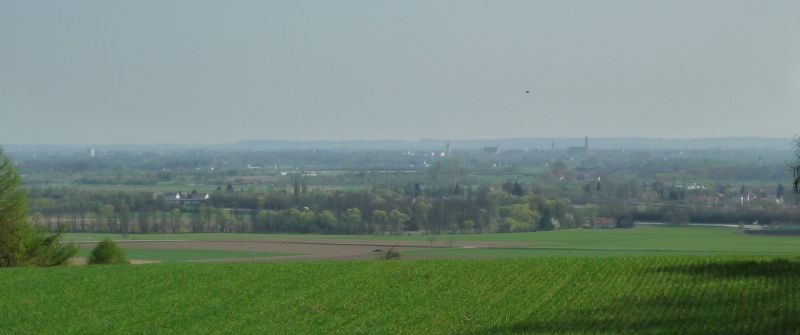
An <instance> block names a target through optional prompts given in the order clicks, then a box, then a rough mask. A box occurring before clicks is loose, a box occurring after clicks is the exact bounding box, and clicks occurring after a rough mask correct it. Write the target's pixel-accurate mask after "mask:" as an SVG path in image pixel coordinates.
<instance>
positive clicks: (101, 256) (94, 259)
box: [89, 239, 128, 264]
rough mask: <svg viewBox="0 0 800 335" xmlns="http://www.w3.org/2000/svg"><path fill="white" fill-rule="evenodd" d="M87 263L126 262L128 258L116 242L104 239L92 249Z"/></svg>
mask: <svg viewBox="0 0 800 335" xmlns="http://www.w3.org/2000/svg"><path fill="white" fill-rule="evenodd" d="M89 264H128V259H127V258H125V254H124V253H123V252H122V249H120V248H119V247H117V244H116V243H114V242H112V241H111V240H110V239H105V240H103V241H102V242H100V243H98V244H97V246H95V247H94V249H92V255H91V256H89Z"/></svg>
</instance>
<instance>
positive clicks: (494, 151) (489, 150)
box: [483, 145, 500, 155]
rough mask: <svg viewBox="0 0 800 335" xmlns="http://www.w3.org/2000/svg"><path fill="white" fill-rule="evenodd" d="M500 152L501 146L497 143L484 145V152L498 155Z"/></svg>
mask: <svg viewBox="0 0 800 335" xmlns="http://www.w3.org/2000/svg"><path fill="white" fill-rule="evenodd" d="M499 152H500V146H499V145H496V146H493V147H484V148H483V153H485V154H489V155H497V154H498V153H499Z"/></svg>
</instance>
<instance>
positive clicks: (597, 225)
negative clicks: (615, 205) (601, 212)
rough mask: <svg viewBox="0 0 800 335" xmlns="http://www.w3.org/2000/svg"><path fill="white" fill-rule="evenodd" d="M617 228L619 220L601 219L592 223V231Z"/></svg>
mask: <svg viewBox="0 0 800 335" xmlns="http://www.w3.org/2000/svg"><path fill="white" fill-rule="evenodd" d="M616 227H617V220H614V219H612V218H605V217H599V218H595V219H594V222H592V229H613V228H616Z"/></svg>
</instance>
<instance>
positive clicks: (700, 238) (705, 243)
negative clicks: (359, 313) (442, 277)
mask: <svg viewBox="0 0 800 335" xmlns="http://www.w3.org/2000/svg"><path fill="white" fill-rule="evenodd" d="M106 237H108V238H111V239H114V240H123V239H128V240H132V239H136V240H198V241H199V240H271V239H272V240H274V239H283V240H297V241H322V240H334V241H336V240H353V241H376V242H381V243H390V242H391V241H416V242H419V244H422V245H425V244H427V243H428V241H429V238H430V236H422V235H400V236H390V235H385V236H376V235H350V236H348V235H310V234H304V235H299V234H233V233H196V234H192V233H186V234H144V235H128V236H127V238H123V236H122V235H118V234H92V235H89V234H66V239H67V240H73V241H88V240H100V239H103V238H106ZM451 240H452V242H453V246H455V247H464V246H470V245H474V244H477V243H480V242H513V243H515V245H514V246H518V247H526V248H535V249H543V250H556V251H559V250H560V251H574V252H575V253H576V254H586V253H589V254H591V253H592V252H594V251H598V255H600V254H608V253H612V252H619V254H620V255H628V254H631V252H638V253H634V254H651V255H652V254H663V255H684V254H699V255H715V254H721V255H733V254H737V255H800V237H781V236H753V235H746V234H742V233H740V232H738V231H737V230H736V229H733V228H717V227H680V228H679V227H658V226H637V227H636V228H634V229H573V230H557V231H546V232H532V233H508V234H459V235H437V236H435V242H436V243H439V244H440V245H449V244H450V241H451ZM476 252H478V253H490V252H493V251H490V250H476V249H461V250H460V251H455V250H451V251H447V250H434V251H431V253H433V254H436V253H442V254H452V255H455V254H459V253H460V254H462V255H468V254H470V253H476ZM526 252H529V253H530V252H532V251H525V250H523V251H518V250H515V249H514V250H510V251H507V253H513V254H514V255H515V256H518V255H524V254H525V253H526Z"/></svg>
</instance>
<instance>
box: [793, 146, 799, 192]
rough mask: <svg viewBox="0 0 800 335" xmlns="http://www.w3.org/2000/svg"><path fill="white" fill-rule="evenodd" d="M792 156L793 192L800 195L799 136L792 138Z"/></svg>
mask: <svg viewBox="0 0 800 335" xmlns="http://www.w3.org/2000/svg"><path fill="white" fill-rule="evenodd" d="M794 156H795V161H794V165H793V166H792V175H793V176H794V191H795V193H800V136H798V137H795V138H794Z"/></svg>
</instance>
